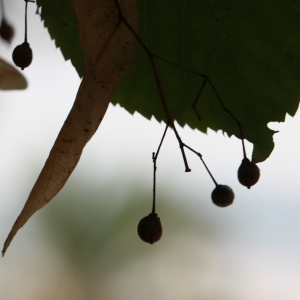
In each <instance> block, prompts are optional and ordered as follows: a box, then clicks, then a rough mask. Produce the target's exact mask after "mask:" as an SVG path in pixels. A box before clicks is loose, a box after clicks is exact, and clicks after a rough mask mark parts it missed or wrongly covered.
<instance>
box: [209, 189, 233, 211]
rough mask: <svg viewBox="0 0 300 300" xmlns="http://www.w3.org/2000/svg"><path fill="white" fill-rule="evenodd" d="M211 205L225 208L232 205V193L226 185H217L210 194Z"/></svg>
mask: <svg viewBox="0 0 300 300" xmlns="http://www.w3.org/2000/svg"><path fill="white" fill-rule="evenodd" d="M211 199H212V201H213V203H214V204H215V205H217V206H219V207H226V206H229V205H231V204H232V203H233V199H234V193H233V190H232V189H231V188H230V187H229V186H228V185H222V184H218V185H217V186H216V187H215V189H214V190H213V191H212V193H211Z"/></svg>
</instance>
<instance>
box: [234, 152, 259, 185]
mask: <svg viewBox="0 0 300 300" xmlns="http://www.w3.org/2000/svg"><path fill="white" fill-rule="evenodd" d="M259 176H260V171H259V168H258V166H257V165H256V164H255V163H253V162H251V161H250V160H249V159H248V158H244V159H243V160H242V163H241V165H240V167H239V169H238V179H239V182H240V183H241V184H242V185H244V186H246V187H247V188H248V189H250V187H251V186H252V185H254V184H255V183H257V181H258V179H259Z"/></svg>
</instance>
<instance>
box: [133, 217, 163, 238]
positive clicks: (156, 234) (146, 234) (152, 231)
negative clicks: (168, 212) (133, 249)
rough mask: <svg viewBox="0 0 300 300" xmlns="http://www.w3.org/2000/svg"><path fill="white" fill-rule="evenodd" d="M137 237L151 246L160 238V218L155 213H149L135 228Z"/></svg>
mask: <svg viewBox="0 0 300 300" xmlns="http://www.w3.org/2000/svg"><path fill="white" fill-rule="evenodd" d="M137 232H138V235H139V237H140V238H141V239H142V240H143V241H144V242H146V243H149V244H153V243H155V242H157V241H158V240H159V239H160V238H161V236H162V226H161V222H160V218H159V217H158V215H157V214H156V213H151V214H149V215H148V216H146V217H144V218H142V219H141V220H140V222H139V224H138V226H137Z"/></svg>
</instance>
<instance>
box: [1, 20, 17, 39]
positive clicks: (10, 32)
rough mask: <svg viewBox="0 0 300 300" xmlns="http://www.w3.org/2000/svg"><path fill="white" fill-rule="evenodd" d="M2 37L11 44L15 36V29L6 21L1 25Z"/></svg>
mask: <svg viewBox="0 0 300 300" xmlns="http://www.w3.org/2000/svg"><path fill="white" fill-rule="evenodd" d="M0 36H1V37H2V38H3V39H4V40H5V41H7V42H8V43H10V41H11V39H12V37H13V36H14V29H13V27H12V26H11V25H9V24H8V23H7V21H6V20H5V19H2V22H1V25H0Z"/></svg>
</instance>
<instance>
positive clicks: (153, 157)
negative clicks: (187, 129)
mask: <svg viewBox="0 0 300 300" xmlns="http://www.w3.org/2000/svg"><path fill="white" fill-rule="evenodd" d="M168 128H169V124H167V125H166V128H165V130H164V133H163V136H162V138H161V140H160V143H159V146H158V148H157V151H156V153H154V152H153V153H152V160H153V200H152V214H155V205H156V201H155V195H156V169H157V167H156V160H157V157H158V154H159V150H160V148H161V145H162V143H163V141H164V138H165V136H166V133H167V130H168Z"/></svg>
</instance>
